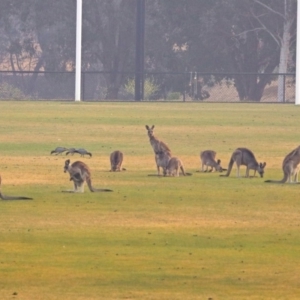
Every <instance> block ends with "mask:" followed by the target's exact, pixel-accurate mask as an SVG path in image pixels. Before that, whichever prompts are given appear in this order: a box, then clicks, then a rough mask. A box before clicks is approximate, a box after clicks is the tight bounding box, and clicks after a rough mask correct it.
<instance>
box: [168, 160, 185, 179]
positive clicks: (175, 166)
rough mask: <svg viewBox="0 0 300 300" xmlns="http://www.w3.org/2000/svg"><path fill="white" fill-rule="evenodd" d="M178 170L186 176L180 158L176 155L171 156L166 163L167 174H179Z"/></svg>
mask: <svg viewBox="0 0 300 300" xmlns="http://www.w3.org/2000/svg"><path fill="white" fill-rule="evenodd" d="M180 170H181V172H182V174H183V175H184V176H186V173H185V171H184V168H183V164H182V162H181V160H180V159H179V158H177V157H172V158H171V159H170V160H169V163H168V165H167V174H168V175H170V176H179V172H180Z"/></svg>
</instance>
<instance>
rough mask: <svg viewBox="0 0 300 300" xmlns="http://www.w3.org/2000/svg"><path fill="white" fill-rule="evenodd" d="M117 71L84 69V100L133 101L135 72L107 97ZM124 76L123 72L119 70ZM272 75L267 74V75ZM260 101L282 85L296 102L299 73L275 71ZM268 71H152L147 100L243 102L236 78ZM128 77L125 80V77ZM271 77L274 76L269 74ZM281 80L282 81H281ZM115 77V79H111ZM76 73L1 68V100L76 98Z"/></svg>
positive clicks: (272, 97) (273, 98) (270, 98)
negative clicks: (112, 96) (278, 72)
mask: <svg viewBox="0 0 300 300" xmlns="http://www.w3.org/2000/svg"><path fill="white" fill-rule="evenodd" d="M116 74H117V73H113V72H82V87H81V92H82V95H81V99H82V100H83V101H102V100H107V101H109V100H120V101H133V99H134V73H123V74H121V75H122V76H119V77H122V79H119V80H121V81H122V82H123V84H121V85H119V86H118V88H117V91H118V92H117V96H116V97H114V98H113V99H107V94H108V85H110V84H111V82H114V76H115V75H116ZM118 75H120V73H118ZM267 75H270V74H266V75H265V76H267ZM271 75H272V76H271V79H270V80H269V81H268V83H267V85H266V86H265V88H264V89H263V93H262V97H261V99H260V102H278V87H279V85H280V84H281V85H282V86H281V91H282V93H283V102H292V103H293V102H295V74H293V73H287V74H271ZM239 76H243V79H244V80H245V78H246V80H245V82H247V78H248V79H250V77H252V78H253V76H255V78H258V76H260V77H262V76H264V74H247V73H240V74H232V73H222V74H221V73H200V72H182V73H180V72H178V73H171V72H148V73H145V74H144V78H145V81H144V101H160V100H161V101H204V102H239V101H247V100H241V97H240V94H239V92H238V89H237V87H236V80H237V79H238V77H239ZM124 78H125V79H124ZM269 78H270V76H269ZM279 79H281V80H279ZM109 80H111V81H109ZM74 92H75V73H74V72H31V71H0V99H6V100H12V99H18V100H28V99H29V100H74Z"/></svg>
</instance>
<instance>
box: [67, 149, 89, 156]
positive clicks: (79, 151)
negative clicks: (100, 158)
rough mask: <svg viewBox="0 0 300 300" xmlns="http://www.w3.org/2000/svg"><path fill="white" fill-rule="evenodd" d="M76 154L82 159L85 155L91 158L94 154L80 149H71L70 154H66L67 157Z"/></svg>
mask: <svg viewBox="0 0 300 300" xmlns="http://www.w3.org/2000/svg"><path fill="white" fill-rule="evenodd" d="M74 153H78V154H80V156H81V157H83V156H84V155H89V156H90V157H92V153H91V152H88V151H87V150H85V149H83V148H79V149H75V148H70V149H68V152H67V153H66V155H68V154H72V155H73V154H74Z"/></svg>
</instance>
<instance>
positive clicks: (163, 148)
mask: <svg viewBox="0 0 300 300" xmlns="http://www.w3.org/2000/svg"><path fill="white" fill-rule="evenodd" d="M145 127H146V129H147V131H148V136H149V140H150V144H151V146H152V148H153V151H154V153H159V152H169V153H171V149H170V148H169V147H168V145H167V144H166V143H164V142H163V141H160V140H159V139H158V138H156V137H155V136H154V134H153V130H154V127H155V126H154V125H152V127H151V128H150V127H149V126H148V125H146V126H145Z"/></svg>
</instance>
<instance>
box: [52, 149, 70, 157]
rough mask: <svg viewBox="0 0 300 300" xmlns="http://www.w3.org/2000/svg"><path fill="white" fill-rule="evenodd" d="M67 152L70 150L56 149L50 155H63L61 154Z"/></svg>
mask: <svg viewBox="0 0 300 300" xmlns="http://www.w3.org/2000/svg"><path fill="white" fill-rule="evenodd" d="M67 150H68V149H67V148H65V147H56V148H55V149H54V150H52V151H51V152H50V154H53V153H55V155H58V154H61V153H63V152H65V151H67Z"/></svg>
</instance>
